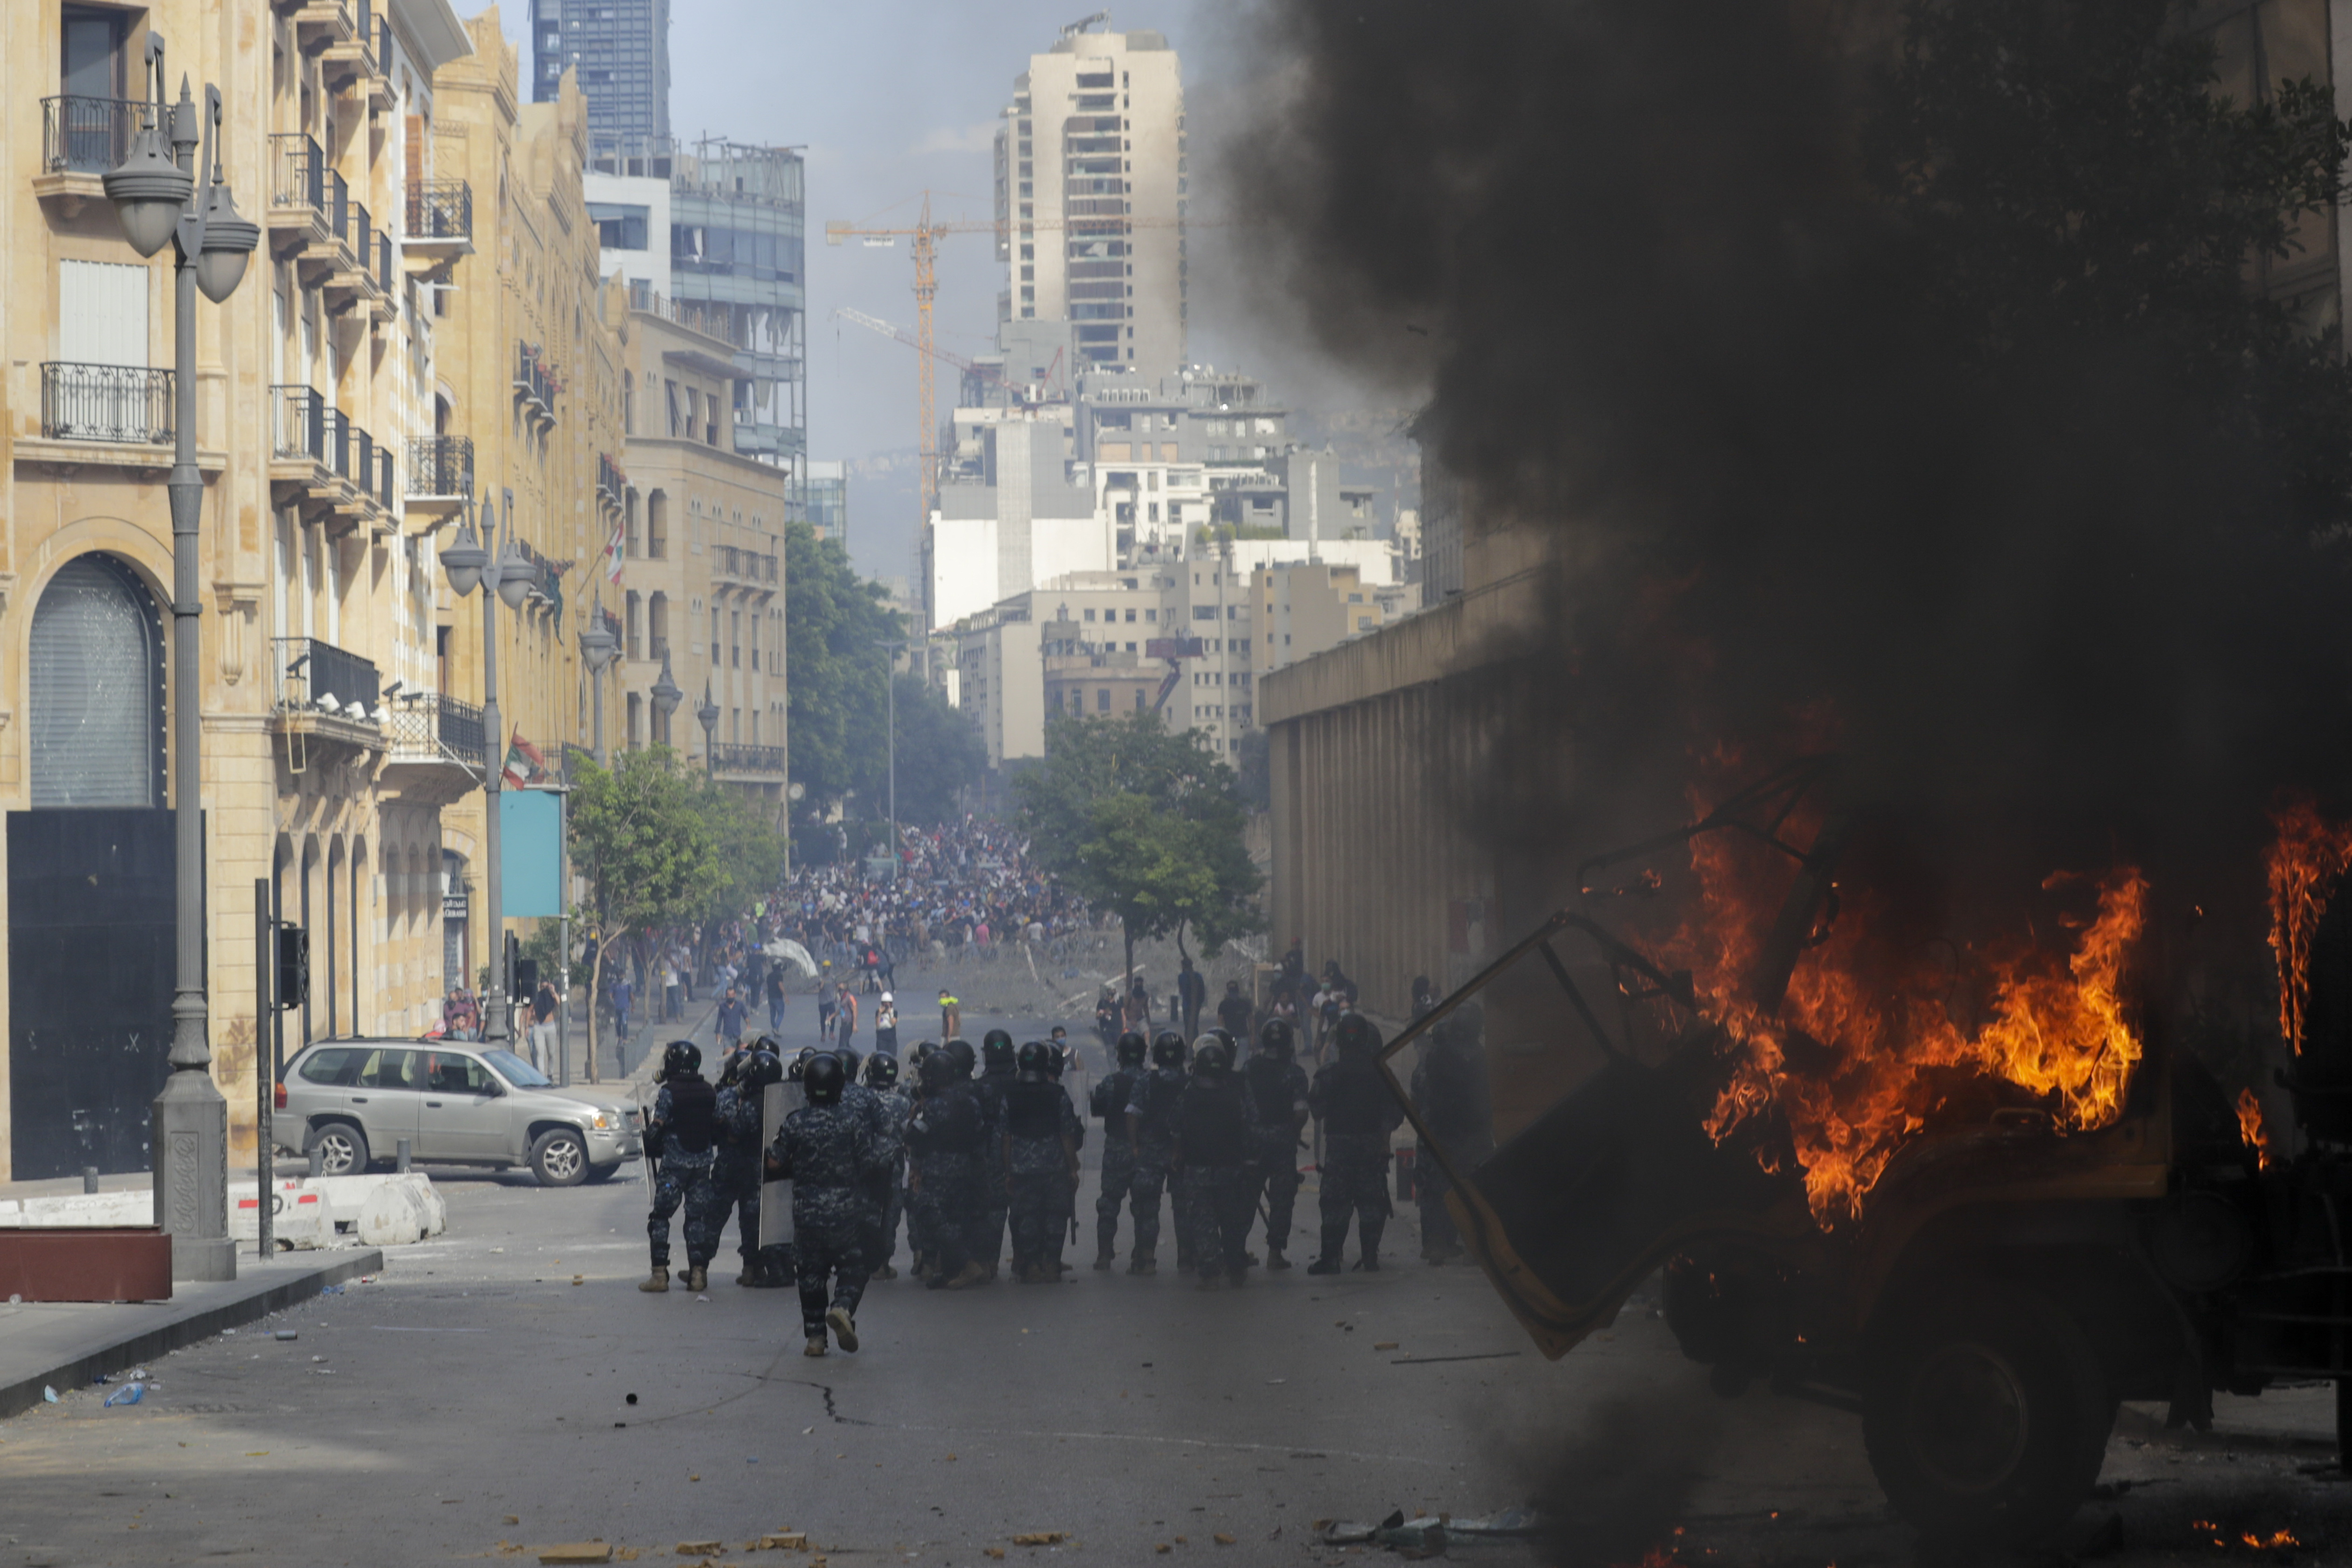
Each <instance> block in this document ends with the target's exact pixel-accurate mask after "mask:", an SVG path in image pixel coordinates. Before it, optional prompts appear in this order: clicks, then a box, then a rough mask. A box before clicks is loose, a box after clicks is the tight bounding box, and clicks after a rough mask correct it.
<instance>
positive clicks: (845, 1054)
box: [833, 1045, 866, 1083]
mask: <svg viewBox="0 0 2352 1568" xmlns="http://www.w3.org/2000/svg"><path fill="white" fill-rule="evenodd" d="M833 1053H834V1055H835V1056H837V1057H839V1058H841V1072H842V1076H843V1077H845V1078H846V1079H848V1080H849V1082H852V1083H855V1082H857V1068H858V1064H859V1063H861V1062H863V1061H865V1060H866V1059H865V1058H864V1057H862V1056H860V1055H858V1054H857V1052H856V1051H852V1050H851V1049H850V1048H849V1047H847V1046H845V1045H836V1046H835V1047H834V1048H833Z"/></svg>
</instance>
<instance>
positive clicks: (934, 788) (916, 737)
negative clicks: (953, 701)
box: [857, 671, 988, 825]
mask: <svg viewBox="0 0 2352 1568" xmlns="http://www.w3.org/2000/svg"><path fill="white" fill-rule="evenodd" d="M895 685H896V687H897V702H898V820H899V821H901V822H919V823H923V824H926V825H930V824H936V823H940V822H944V821H948V820H949V819H950V818H952V817H953V816H954V815H955V814H956V811H957V809H958V803H957V797H958V796H959V795H961V793H962V791H964V790H966V789H971V787H972V786H973V785H975V784H978V783H979V782H980V778H981V774H982V772H984V771H985V770H986V769H987V767H988V743H987V742H986V741H985V740H983V739H982V738H981V734H980V727H979V726H978V725H976V724H974V723H973V722H972V721H971V716H970V715H968V714H966V713H964V712H963V711H962V710H961V709H960V708H954V707H950V706H948V699H947V694H945V693H944V692H942V691H940V689H939V688H938V687H937V686H934V685H931V684H930V683H929V682H928V681H925V680H924V679H922V677H920V676H919V675H916V674H910V673H908V672H905V671H901V672H900V673H899V674H898V678H897V681H896V683H895ZM885 763H886V772H885V773H884V775H883V776H881V777H877V778H873V779H863V778H861V779H859V780H858V783H857V798H858V800H860V801H861V802H862V803H864V804H865V805H866V809H867V810H866V814H867V815H869V816H876V817H879V816H884V815H887V813H888V811H889V809H890V786H889V779H888V777H887V758H885Z"/></svg>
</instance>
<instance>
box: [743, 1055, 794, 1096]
mask: <svg viewBox="0 0 2352 1568" xmlns="http://www.w3.org/2000/svg"><path fill="white" fill-rule="evenodd" d="M742 1063H743V1064H742V1067H741V1069H740V1071H738V1073H737V1075H736V1077H737V1082H740V1084H741V1085H742V1086H743V1088H744V1090H745V1091H746V1092H749V1093H753V1094H756V1093H758V1092H760V1091H761V1090H762V1089H765V1088H766V1087H767V1086H768V1085H769V1084H771V1083H782V1082H783V1081H784V1064H783V1061H782V1059H781V1058H779V1057H778V1056H777V1055H776V1053H775V1052H774V1051H764V1050H763V1051H745V1052H744V1053H743V1057H742Z"/></svg>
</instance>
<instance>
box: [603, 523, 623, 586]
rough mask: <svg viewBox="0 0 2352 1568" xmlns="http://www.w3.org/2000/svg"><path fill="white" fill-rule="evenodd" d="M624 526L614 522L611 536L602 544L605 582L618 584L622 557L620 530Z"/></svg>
mask: <svg viewBox="0 0 2352 1568" xmlns="http://www.w3.org/2000/svg"><path fill="white" fill-rule="evenodd" d="M624 527H625V525H623V524H620V523H615V524H614V525H613V537H612V538H610V539H608V540H606V541H605V544H604V580H606V581H607V582H611V583H614V584H618V583H619V582H620V580H621V561H622V559H623V556H622V550H621V542H622V530H623V528H624Z"/></svg>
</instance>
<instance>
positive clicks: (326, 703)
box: [269, 637, 383, 771]
mask: <svg viewBox="0 0 2352 1568" xmlns="http://www.w3.org/2000/svg"><path fill="white" fill-rule="evenodd" d="M269 645H270V652H271V653H272V655H273V656H274V657H275V658H276V661H277V664H276V668H277V672H278V676H277V678H278V700H277V701H276V702H275V703H274V704H272V705H271V707H270V710H269V727H270V730H271V732H272V733H273V734H277V735H282V736H284V737H287V743H286V747H285V751H284V754H283V755H284V757H285V758H286V759H287V760H286V766H287V767H289V768H291V769H293V770H295V771H301V770H302V769H304V768H308V767H309V766H310V764H311V762H312V761H314V760H316V761H320V762H325V763H329V764H336V763H341V762H347V761H351V760H353V759H355V758H358V757H359V756H360V755H362V753H366V752H380V751H382V750H383V725H382V723H380V722H379V721H378V720H377V718H376V713H377V710H378V709H379V708H380V707H381V706H382V705H383V690H382V685H381V683H380V681H379V680H378V678H377V675H376V668H375V663H374V661H373V660H371V659H362V658H361V657H360V656H359V655H358V654H357V653H350V652H347V651H346V650H344V649H341V648H338V647H336V646H335V645H334V644H333V643H325V642H321V641H320V640H319V639H318V638H316V637H273V638H271V639H270V644H269ZM320 753H323V754H324V755H323V756H321V755H320Z"/></svg>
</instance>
